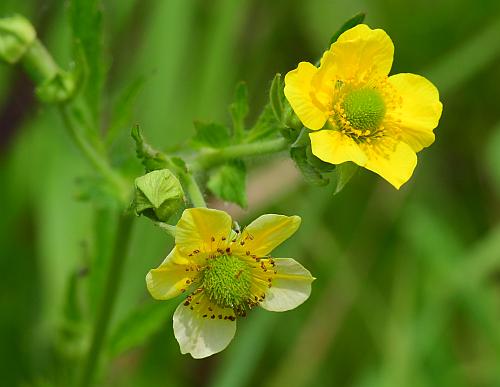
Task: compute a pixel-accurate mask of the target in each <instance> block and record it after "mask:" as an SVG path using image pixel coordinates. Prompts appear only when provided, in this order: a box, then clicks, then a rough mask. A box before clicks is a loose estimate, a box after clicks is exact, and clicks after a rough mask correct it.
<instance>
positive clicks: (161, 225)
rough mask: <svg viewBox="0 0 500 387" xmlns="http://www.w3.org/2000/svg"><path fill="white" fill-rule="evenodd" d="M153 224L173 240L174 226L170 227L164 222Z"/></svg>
mask: <svg viewBox="0 0 500 387" xmlns="http://www.w3.org/2000/svg"><path fill="white" fill-rule="evenodd" d="M154 224H155V225H156V226H158V227H159V228H161V229H162V230H163V231H165V232H166V233H167V234H169V235H170V236H172V237H174V238H175V226H172V225H171V224H168V223H165V222H154Z"/></svg>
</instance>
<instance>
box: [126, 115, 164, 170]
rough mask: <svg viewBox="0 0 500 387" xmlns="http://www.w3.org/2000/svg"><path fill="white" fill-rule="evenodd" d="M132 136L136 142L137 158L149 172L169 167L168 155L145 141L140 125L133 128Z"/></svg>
mask: <svg viewBox="0 0 500 387" xmlns="http://www.w3.org/2000/svg"><path fill="white" fill-rule="evenodd" d="M130 135H131V136H132V138H133V139H134V141H135V149H136V154H137V158H138V159H140V160H141V161H142V164H143V165H144V168H145V169H146V171H147V172H149V171H154V170H157V169H163V168H166V167H167V166H168V161H167V157H166V155H165V154H163V153H162V152H160V151H157V150H156V149H154V148H153V147H152V146H151V145H149V144H148V143H147V142H146V141H145V140H144V137H143V136H142V131H141V129H140V127H139V125H136V126H134V127H133V128H132V132H131V134H130Z"/></svg>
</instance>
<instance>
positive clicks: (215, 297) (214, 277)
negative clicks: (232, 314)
mask: <svg viewBox="0 0 500 387" xmlns="http://www.w3.org/2000/svg"><path fill="white" fill-rule="evenodd" d="M251 284H252V281H251V274H250V268H249V266H248V265H247V264H246V263H245V262H244V261H242V260H241V259H239V258H237V257H233V256H231V255H221V256H220V257H216V258H213V259H211V260H210V261H209V264H208V265H207V267H206V268H205V270H204V272H203V287H204V288H205V292H206V293H207V294H208V296H209V297H210V299H211V300H212V301H213V302H214V303H215V304H217V305H219V306H220V307H223V308H233V309H244V308H245V305H246V301H247V300H248V299H250V296H251V292H250V287H251Z"/></svg>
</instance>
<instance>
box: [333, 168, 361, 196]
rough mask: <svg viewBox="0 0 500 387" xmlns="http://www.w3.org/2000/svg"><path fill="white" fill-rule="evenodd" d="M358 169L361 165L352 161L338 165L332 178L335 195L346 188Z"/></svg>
mask: <svg viewBox="0 0 500 387" xmlns="http://www.w3.org/2000/svg"><path fill="white" fill-rule="evenodd" d="M358 169H359V166H358V165H356V164H355V163H353V162H350V161H348V162H345V163H342V164H339V165H337V166H336V168H335V172H334V175H333V179H332V181H333V194H334V195H336V194H338V193H339V192H340V191H342V190H343V189H344V187H345V186H346V184H347V183H348V182H349V180H351V178H352V177H353V176H354V175H355V174H356V172H357V171H358Z"/></svg>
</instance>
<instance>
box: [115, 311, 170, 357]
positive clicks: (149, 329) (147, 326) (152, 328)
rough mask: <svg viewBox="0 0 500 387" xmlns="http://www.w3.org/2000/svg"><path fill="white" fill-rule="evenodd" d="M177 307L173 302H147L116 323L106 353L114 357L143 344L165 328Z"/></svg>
mask: <svg viewBox="0 0 500 387" xmlns="http://www.w3.org/2000/svg"><path fill="white" fill-rule="evenodd" d="M176 307H177V303H176V302H175V301H171V302H148V303H147V304H144V305H142V306H140V307H138V308H137V309H136V310H134V311H133V312H132V313H131V314H130V315H129V316H127V317H126V318H125V319H124V320H122V321H121V322H120V323H118V326H117V328H116V330H115V331H114V332H113V333H112V334H111V336H110V339H109V341H108V352H109V354H110V355H111V357H115V356H117V355H119V354H121V353H123V352H125V351H127V350H130V349H132V348H134V347H138V346H140V345H142V344H144V343H145V342H146V341H147V340H148V339H149V338H150V337H151V336H152V335H153V334H155V333H156V332H157V331H158V330H160V329H162V328H164V327H165V326H166V322H167V320H168V319H169V318H170V317H171V315H172V313H173V311H174V309H175V308H176Z"/></svg>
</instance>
